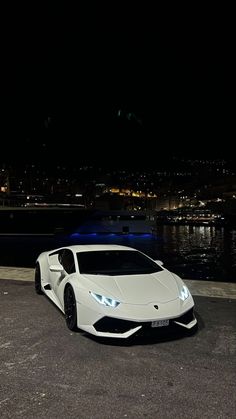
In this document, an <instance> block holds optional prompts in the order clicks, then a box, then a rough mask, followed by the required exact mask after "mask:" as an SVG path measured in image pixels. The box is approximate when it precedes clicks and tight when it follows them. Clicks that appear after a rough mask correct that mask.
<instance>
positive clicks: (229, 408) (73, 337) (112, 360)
mask: <svg viewBox="0 0 236 419" xmlns="http://www.w3.org/2000/svg"><path fill="white" fill-rule="evenodd" d="M194 299H195V304H196V315H197V318H198V321H199V330H198V332H197V333H196V334H195V335H193V336H190V337H186V336H182V337H181V336H178V337H173V338H171V337H170V338H165V339H161V338H158V337H157V338H147V337H146V338H136V339H132V340H129V341H127V340H122V341H117V340H109V339H108V340H99V339H97V338H93V337H91V336H89V335H87V334H86V333H83V332H71V331H70V330H68V329H67V327H66V324H65V319H64V316H63V315H62V313H61V312H60V311H59V310H58V309H57V308H56V307H55V306H54V305H53V304H52V303H51V302H50V301H49V300H48V299H47V298H46V297H45V296H39V295H37V294H36V293H35V291H34V285H33V282H32V280H28V281H23V280H21V281H19V280H18V281H16V280H11V279H1V280H0V320H1V322H0V377H1V380H0V417H1V418H2V419H5V418H11V419H14V418H25V419H27V418H34V419H37V418H50V419H51V418H57V419H60V418H65V417H66V418H81V419H82V418H86V419H87V418H95V419H96V418H98V419H100V418H101V419H110V418H152V419H153V418H160V419H165V418H175V419H176V418H234V417H235V412H236V393H235V383H236V363H235V355H236V300H235V299H231V298H222V297H221V298H217V297H202V296H195V297H194Z"/></svg>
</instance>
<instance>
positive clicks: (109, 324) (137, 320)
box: [78, 304, 197, 338]
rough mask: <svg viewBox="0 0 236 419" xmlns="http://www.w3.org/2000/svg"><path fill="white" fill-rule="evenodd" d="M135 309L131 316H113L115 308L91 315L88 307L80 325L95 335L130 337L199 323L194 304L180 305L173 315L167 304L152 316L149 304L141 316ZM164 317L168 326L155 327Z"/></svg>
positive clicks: (188, 328)
mask: <svg viewBox="0 0 236 419" xmlns="http://www.w3.org/2000/svg"><path fill="white" fill-rule="evenodd" d="M170 305H171V304H170ZM151 306H152V308H153V307H154V306H153V304H152V305H151ZM84 309H85V307H84ZM133 309H134V311H135V315H132V316H131V315H130V314H131V313H129V316H128V315H127V317H126V318H124V317H122V316H120V317H118V316H117V317H113V316H114V311H113V309H108V310H106V313H101V314H100V315H98V313H96V312H93V315H92V316H91V311H87V310H88V308H86V309H85V311H87V314H88V316H87V321H84V322H83V324H81V322H80V324H78V327H79V328H81V329H83V330H85V331H87V332H88V333H91V334H93V335H95V336H101V337H114V338H128V337H130V336H132V335H134V334H136V333H137V332H138V333H142V332H145V333H146V332H147V333H149V332H151V333H158V330H159V331H160V329H162V330H163V329H165V332H167V333H168V332H169V333H170V334H171V332H172V331H173V330H174V329H185V330H190V329H192V328H193V327H194V326H195V325H196V324H197V320H196V317H195V315H194V307H193V305H192V304H186V306H185V309H182V310H181V309H180V307H179V309H178V310H175V313H174V312H172V315H171V314H170V312H169V315H168V314H167V311H166V306H163V310H162V308H161V307H160V313H158V315H157V314H156V313H157V312H156V311H155V310H154V311H155V315H154V313H152V316H150V312H149V310H147V306H146V309H145V313H144V312H143V313H142V309H140V310H139V317H137V313H136V308H135V307H133ZM163 311H164V313H163ZM176 311H177V313H176ZM80 312H81V306H80ZM83 314H85V313H83ZM116 314H119V310H116ZM127 314H128V313H127ZM132 314H134V313H132ZM144 314H145V315H144ZM163 314H164V315H163ZM82 317H84V316H82ZM82 317H80V320H81V321H82V320H83V318H82ZM88 317H90V320H91V323H90V324H88ZM162 319H165V320H168V325H167V326H163V327H153V322H156V321H158V320H162ZM86 323H87V324H86Z"/></svg>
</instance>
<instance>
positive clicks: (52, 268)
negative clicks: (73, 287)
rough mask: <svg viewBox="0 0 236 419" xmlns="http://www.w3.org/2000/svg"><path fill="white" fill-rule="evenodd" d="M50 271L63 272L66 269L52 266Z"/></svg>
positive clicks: (60, 266)
mask: <svg viewBox="0 0 236 419" xmlns="http://www.w3.org/2000/svg"><path fill="white" fill-rule="evenodd" d="M49 269H50V271H51V272H63V271H64V268H63V266H62V265H50V266H49Z"/></svg>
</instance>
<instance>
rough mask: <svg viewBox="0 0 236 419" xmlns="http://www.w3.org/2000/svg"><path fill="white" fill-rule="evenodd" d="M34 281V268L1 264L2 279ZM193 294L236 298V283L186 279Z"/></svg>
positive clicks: (0, 274) (0, 273)
mask: <svg viewBox="0 0 236 419" xmlns="http://www.w3.org/2000/svg"><path fill="white" fill-rule="evenodd" d="M1 279H9V280H15V281H28V282H33V281H34V269H32V268H16V267H11V266H0V280H1ZM184 282H185V283H186V285H187V286H188V287H189V289H190V291H191V293H192V295H198V296H202V297H219V298H228V299H230V300H236V283H231V282H216V281H201V280H191V279H184Z"/></svg>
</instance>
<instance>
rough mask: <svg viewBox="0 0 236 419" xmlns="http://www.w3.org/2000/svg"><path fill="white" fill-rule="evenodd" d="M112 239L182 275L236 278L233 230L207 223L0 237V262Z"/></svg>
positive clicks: (26, 261) (30, 262) (31, 260)
mask: <svg viewBox="0 0 236 419" xmlns="http://www.w3.org/2000/svg"><path fill="white" fill-rule="evenodd" d="M89 243H91V244H95V243H113V244H121V245H125V246H131V247H134V248H136V249H138V250H141V251H143V252H145V253H147V254H148V255H149V256H151V257H153V258H154V259H160V260H162V261H163V262H164V265H165V266H166V267H167V268H168V269H170V270H172V271H173V272H175V273H177V274H179V275H180V276H182V277H183V278H186V279H187V278H189V279H191V278H192V279H206V280H216V281H226V282H236V230H229V229H226V228H223V227H222V228H216V227H209V226H167V225H166V226H158V230H157V236H151V235H146V234H143V235H140V236H139V235H132V234H128V235H116V234H110V235H104V234H85V235H82V234H80V235H71V236H54V237H16V236H15V237H14V238H13V237H1V238H0V247H1V251H0V265H5V266H7V265H8V266H25V267H26V266H31V267H33V266H34V264H35V259H36V258H37V256H38V254H39V253H40V252H42V251H46V250H51V249H54V248H57V247H60V246H65V245H69V244H89Z"/></svg>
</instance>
